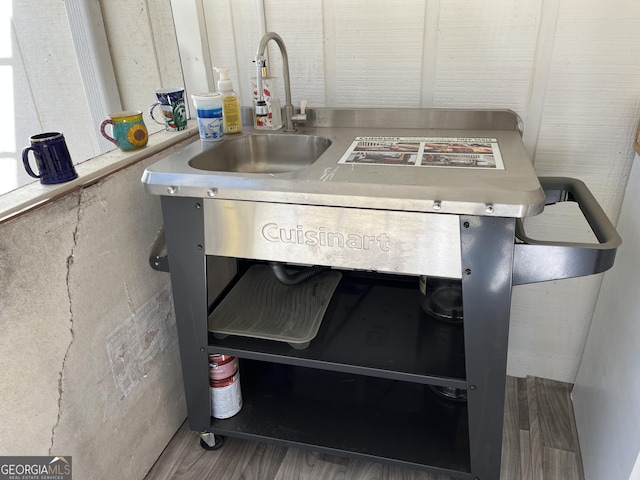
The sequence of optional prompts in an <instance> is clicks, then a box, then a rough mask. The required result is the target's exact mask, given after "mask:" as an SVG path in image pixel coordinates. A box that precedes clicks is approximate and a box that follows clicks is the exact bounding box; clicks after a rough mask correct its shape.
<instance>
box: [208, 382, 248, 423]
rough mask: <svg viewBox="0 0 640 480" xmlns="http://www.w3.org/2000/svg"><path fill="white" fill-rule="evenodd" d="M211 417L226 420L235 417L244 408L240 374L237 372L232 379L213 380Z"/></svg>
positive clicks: (211, 383) (210, 383)
mask: <svg viewBox="0 0 640 480" xmlns="http://www.w3.org/2000/svg"><path fill="white" fill-rule="evenodd" d="M209 385H210V387H211V388H210V397H211V416H212V417H214V418H219V419H224V418H229V417H233V416H234V415H235V414H236V413H238V412H239V411H240V409H241V408H242V392H241V391H240V374H239V373H237V372H236V374H235V375H233V376H232V377H230V378H226V379H223V380H211V381H210V382H209Z"/></svg>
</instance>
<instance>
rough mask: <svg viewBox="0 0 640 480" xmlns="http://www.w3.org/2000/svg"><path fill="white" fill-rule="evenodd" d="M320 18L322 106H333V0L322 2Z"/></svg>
mask: <svg viewBox="0 0 640 480" xmlns="http://www.w3.org/2000/svg"><path fill="white" fill-rule="evenodd" d="M322 18H323V36H324V42H323V43H324V45H323V55H324V106H325V107H334V106H336V105H337V102H338V79H337V76H336V8H335V0H324V1H323V2H322Z"/></svg>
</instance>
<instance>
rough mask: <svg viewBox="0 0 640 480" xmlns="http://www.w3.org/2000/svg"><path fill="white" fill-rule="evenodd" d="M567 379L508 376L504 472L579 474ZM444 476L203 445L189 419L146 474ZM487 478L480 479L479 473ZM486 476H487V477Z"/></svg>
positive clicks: (564, 479) (218, 478)
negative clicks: (562, 381) (563, 380)
mask: <svg viewBox="0 0 640 480" xmlns="http://www.w3.org/2000/svg"><path fill="white" fill-rule="evenodd" d="M569 393H570V385H569V384H565V383H560V382H554V381H551V380H545V379H540V378H532V377H529V378H513V377H508V378H507V388H506V394H505V400H506V401H505V422H504V429H503V438H504V441H503V448H502V468H501V475H500V479H501V480H520V479H522V480H583V479H584V474H583V471H582V461H581V458H580V450H579V446H578V439H577V435H576V428H575V422H574V417H573V408H572V405H571V398H570V396H569ZM164 479H176V480H196V479H198V480H203V479H215V480H449V477H443V476H439V475H433V474H430V473H426V472H422V471H415V470H408V469H404V468H399V467H395V466H390V465H384V464H379V463H368V462H364V461H360V460H354V459H348V458H342V457H334V456H330V455H325V454H319V453H316V452H310V451H304V450H298V449H294V448H285V447H280V446H274V445H270V444H264V443H258V442H250V441H246V440H239V439H236V438H227V439H226V442H225V444H224V446H223V447H222V448H221V449H220V450H217V451H206V450H203V449H202V448H201V447H200V441H199V436H198V435H197V434H196V433H194V432H192V431H190V430H189V428H188V427H187V425H186V423H185V424H184V425H183V426H182V427H181V428H180V430H178V432H177V433H176V435H175V437H174V438H173V439H172V440H171V442H170V443H169V445H168V446H167V448H166V449H165V451H164V452H163V453H162V455H161V456H160V458H159V459H158V461H157V462H156V464H155V465H154V466H153V468H152V469H151V471H150V472H149V473H148V475H147V477H146V480H164ZM483 480H484V479H483ZM487 480H489V479H487Z"/></svg>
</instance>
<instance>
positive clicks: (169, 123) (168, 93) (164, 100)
mask: <svg viewBox="0 0 640 480" xmlns="http://www.w3.org/2000/svg"><path fill="white" fill-rule="evenodd" d="M156 98H157V99H158V102H157V103H154V104H153V105H151V107H150V108H149V115H150V116H151V118H152V119H153V121H154V122H156V123H159V124H160V125H164V128H165V130H167V131H168V132H177V131H179V130H184V129H185V128H186V127H187V110H186V107H185V105H184V88H182V87H176V88H165V89H163V90H156ZM156 107H160V110H161V111H162V118H163V120H162V121H160V120H158V119H157V118H156V117H154V115H153V111H154V109H155V108H156Z"/></svg>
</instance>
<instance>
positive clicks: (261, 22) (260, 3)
mask: <svg viewBox="0 0 640 480" xmlns="http://www.w3.org/2000/svg"><path fill="white" fill-rule="evenodd" d="M256 15H257V18H258V34H259V35H260V38H262V37H264V34H265V33H267V16H266V14H265V13H264V0H256Z"/></svg>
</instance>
